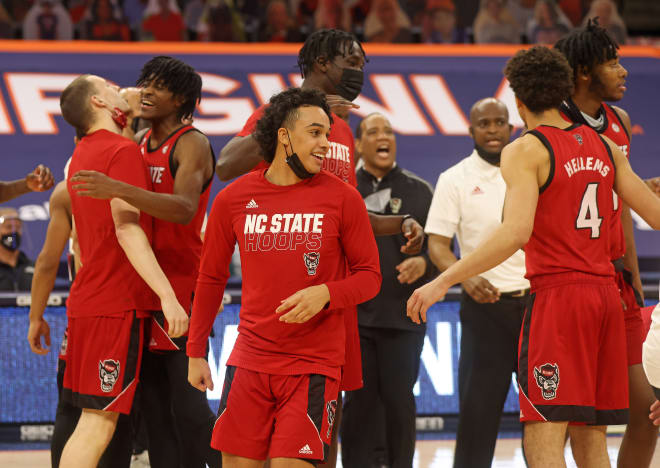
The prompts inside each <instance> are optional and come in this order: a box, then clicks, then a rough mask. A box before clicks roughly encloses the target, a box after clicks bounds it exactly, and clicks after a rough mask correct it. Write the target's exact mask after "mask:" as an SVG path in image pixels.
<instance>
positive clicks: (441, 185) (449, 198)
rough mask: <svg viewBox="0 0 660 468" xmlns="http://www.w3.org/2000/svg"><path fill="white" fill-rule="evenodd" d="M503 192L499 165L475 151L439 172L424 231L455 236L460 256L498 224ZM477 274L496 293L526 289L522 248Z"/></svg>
mask: <svg viewBox="0 0 660 468" xmlns="http://www.w3.org/2000/svg"><path fill="white" fill-rule="evenodd" d="M505 193H506V183H505V182H504V179H503V178H502V174H501V172H500V168H499V167H497V166H493V165H492V164H489V163H487V162H486V161H484V160H483V159H482V158H481V157H480V156H479V155H478V154H477V151H476V150H475V151H473V152H472V154H471V155H470V156H468V157H467V158H465V159H463V160H462V161H461V162H459V163H458V164H456V165H455V166H452V167H450V168H449V169H447V170H446V171H445V172H443V173H442V174H440V177H439V178H438V183H437V185H436V186H435V193H434V194H433V201H432V202H431V208H430V210H429V216H428V219H427V220H426V228H425V231H426V232H427V234H438V235H441V236H444V237H454V235H456V238H457V239H458V246H459V248H460V251H461V256H462V257H464V256H466V255H468V254H469V253H470V252H472V251H473V250H474V249H475V248H476V247H477V246H478V245H479V244H480V243H481V241H483V240H484V239H486V238H488V236H489V235H490V234H491V233H492V231H493V230H495V229H496V228H497V227H498V226H499V225H500V224H502V208H503V207H504V195H505ZM480 276H482V277H483V278H485V279H487V280H488V281H490V282H491V283H492V284H493V286H495V287H496V288H497V289H499V291H500V292H511V291H517V290H520V289H527V288H529V281H527V280H526V279H525V254H524V252H523V251H522V250H518V251H517V252H516V253H515V254H513V255H512V256H511V257H510V258H509V259H508V260H506V261H504V262H503V263H501V264H499V265H498V266H496V267H495V268H493V269H492V270H488V271H487V272H485V273H482V274H481V275H480Z"/></svg>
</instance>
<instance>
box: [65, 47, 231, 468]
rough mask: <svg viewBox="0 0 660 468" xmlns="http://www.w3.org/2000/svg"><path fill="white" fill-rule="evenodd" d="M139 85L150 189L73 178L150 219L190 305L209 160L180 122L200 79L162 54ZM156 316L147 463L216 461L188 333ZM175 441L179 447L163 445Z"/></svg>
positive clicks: (148, 370) (164, 260) (147, 372)
mask: <svg viewBox="0 0 660 468" xmlns="http://www.w3.org/2000/svg"><path fill="white" fill-rule="evenodd" d="M138 86H139V87H140V89H141V109H140V118H141V119H142V120H144V121H146V122H149V123H151V129H150V130H147V132H146V134H145V135H144V136H143V137H142V138H141V143H140V151H141V153H142V157H143V158H144V160H145V162H146V164H147V166H148V167H149V171H150V173H151V178H152V184H153V189H154V190H153V192H152V191H149V190H144V189H141V188H139V187H135V186H131V185H128V184H125V183H122V182H121V181H116V180H113V179H110V178H108V177H107V176H105V175H104V174H101V173H98V172H95V173H93V172H90V171H83V172H79V173H77V174H76V175H75V176H74V177H73V179H72V182H73V183H75V184H76V185H75V186H74V187H75V190H78V193H79V194H81V195H85V196H92V197H94V198H120V199H122V200H124V201H126V202H128V203H130V204H131V205H133V206H135V207H137V208H138V209H140V210H141V211H143V212H145V213H147V214H150V215H152V216H153V217H154V218H155V219H154V244H153V249H154V254H155V255H156V259H157V260H158V262H159V264H160V265H161V266H162V268H163V271H164V272H165V275H166V276H167V278H168V279H169V281H170V282H171V284H172V286H173V288H174V290H175V292H176V294H177V299H178V301H179V302H180V303H181V304H183V305H184V306H185V309H186V310H190V307H191V305H192V293H193V290H194V287H195V286H194V285H195V280H196V278H197V271H198V269H199V259H200V255H201V251H202V240H201V237H200V231H201V228H202V223H203V221H204V216H205V214H206V206H207V205H208V199H209V194H210V186H211V182H212V181H213V168H214V166H215V157H214V155H213V151H212V150H211V146H210V144H209V141H208V139H207V138H206V136H205V135H204V134H203V133H201V132H200V131H199V130H197V129H196V128H195V127H193V126H191V125H185V124H183V125H182V123H181V122H182V120H184V119H189V118H191V117H192V114H193V112H194V110H195V106H196V105H197V103H198V102H199V101H200V99H201V93H202V80H201V77H200V76H199V74H197V73H196V72H195V70H194V69H193V68H192V67H190V66H188V65H186V64H185V63H183V62H181V61H180V60H177V59H174V58H171V57H164V56H161V57H155V58H153V59H151V60H150V61H149V62H147V63H146V64H145V65H144V67H143V69H142V72H141V74H140V77H139V79H138ZM79 182H80V183H79ZM163 318H164V317H163V314H162V312H156V313H155V314H154V320H153V321H152V326H151V335H150V345H149V348H150V352H149V353H146V354H145V355H144V362H143V366H142V375H141V385H142V393H141V395H142V396H143V397H144V398H142V399H141V410H142V412H143V414H144V419H145V422H146V426H147V432H148V434H149V447H150V450H149V459H150V463H151V465H152V467H154V468H161V467H178V466H180V465H183V466H185V467H191V468H194V467H199V468H203V467H205V465H206V464H208V465H209V466H211V467H212V468H213V467H216V466H219V464H220V454H219V453H217V452H216V451H214V450H212V449H211V448H210V441H211V431H212V429H213V423H214V421H215V417H214V415H213V412H212V411H211V409H210V408H209V405H208V401H207V399H206V394H203V393H200V392H197V391H196V390H195V389H194V388H192V387H191V386H190V385H189V384H188V380H187V375H188V359H187V357H186V355H185V343H186V340H187V338H186V337H185V336H183V337H181V338H179V339H178V340H170V339H169V338H168V336H167V333H166V331H167V328H166V324H165V322H164V320H163ZM170 412H172V413H173V414H174V419H175V422H174V425H172V424H171V423H170V419H169V415H170ZM177 438H178V439H180V440H181V446H179V445H178V444H172V443H170V442H169V441H171V440H176V439H177Z"/></svg>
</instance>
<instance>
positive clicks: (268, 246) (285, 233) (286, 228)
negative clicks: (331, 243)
mask: <svg viewBox="0 0 660 468" xmlns="http://www.w3.org/2000/svg"><path fill="white" fill-rule="evenodd" d="M323 216H324V214H323V213H274V214H272V215H268V214H263V213H262V214H248V215H246V216H245V225H244V228H243V234H244V238H245V250H246V251H248V252H250V251H252V252H256V251H269V250H273V249H275V250H297V249H298V247H301V246H304V247H305V248H306V249H308V250H319V249H320V248H321V239H322V235H323Z"/></svg>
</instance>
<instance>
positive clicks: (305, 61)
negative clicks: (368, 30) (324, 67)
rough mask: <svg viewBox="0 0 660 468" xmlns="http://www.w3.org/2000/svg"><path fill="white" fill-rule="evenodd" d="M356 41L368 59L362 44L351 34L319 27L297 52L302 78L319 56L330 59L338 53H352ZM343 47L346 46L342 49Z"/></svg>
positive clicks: (342, 54) (308, 72) (365, 58)
mask: <svg viewBox="0 0 660 468" xmlns="http://www.w3.org/2000/svg"><path fill="white" fill-rule="evenodd" d="M356 42H357V44H358V47H359V48H360V52H362V56H363V57H364V60H365V61H368V60H367V55H366V54H365V53H364V49H363V48H362V44H360V41H358V40H357V38H356V37H355V36H354V35H353V34H351V33H348V32H346V31H342V30H341V29H319V30H318V31H315V32H313V33H312V34H311V35H310V36H309V37H308V38H307V40H306V41H305V44H304V45H303V46H302V48H301V49H300V52H299V53H298V68H300V75H301V76H302V77H303V78H305V77H306V76H308V75H309V74H310V73H311V72H312V70H313V69H314V64H315V63H316V61H317V60H318V59H319V58H321V57H323V58H325V59H326V60H329V61H332V60H333V59H334V58H335V57H337V56H339V55H341V56H344V55H345V54H352V53H353V48H354V47H355V45H354V43H356ZM345 47H347V48H346V49H344V48H345Z"/></svg>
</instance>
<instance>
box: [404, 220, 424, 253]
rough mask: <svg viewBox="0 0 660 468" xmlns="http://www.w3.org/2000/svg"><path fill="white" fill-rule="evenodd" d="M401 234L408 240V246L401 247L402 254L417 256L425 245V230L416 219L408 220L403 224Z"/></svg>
mask: <svg viewBox="0 0 660 468" xmlns="http://www.w3.org/2000/svg"><path fill="white" fill-rule="evenodd" d="M401 232H402V233H403V235H404V236H405V237H406V239H408V242H407V243H406V245H404V246H403V247H401V252H402V253H404V254H406V255H415V254H418V253H419V252H420V250H422V244H423V243H424V228H422V226H421V224H419V223H418V222H417V221H416V220H415V218H406V219H404V220H403V223H401Z"/></svg>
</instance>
